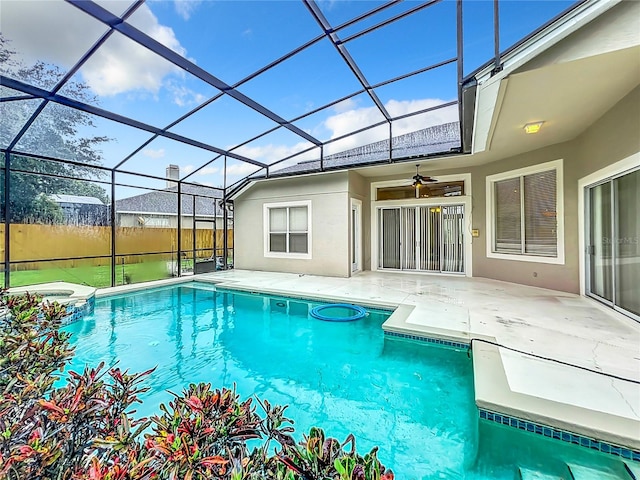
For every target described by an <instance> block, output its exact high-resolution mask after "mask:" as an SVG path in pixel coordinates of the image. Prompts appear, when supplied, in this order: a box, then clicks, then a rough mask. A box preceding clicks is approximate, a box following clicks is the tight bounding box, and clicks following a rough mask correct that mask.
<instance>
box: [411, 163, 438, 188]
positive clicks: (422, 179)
mask: <svg viewBox="0 0 640 480" xmlns="http://www.w3.org/2000/svg"><path fill="white" fill-rule="evenodd" d="M419 168H420V165H416V174H415V175H414V176H413V186H414V187H415V188H420V187H421V186H422V185H426V184H427V183H434V182H437V181H438V180H436V179H435V178H432V177H429V176H423V175H420V172H419V171H418V169H419Z"/></svg>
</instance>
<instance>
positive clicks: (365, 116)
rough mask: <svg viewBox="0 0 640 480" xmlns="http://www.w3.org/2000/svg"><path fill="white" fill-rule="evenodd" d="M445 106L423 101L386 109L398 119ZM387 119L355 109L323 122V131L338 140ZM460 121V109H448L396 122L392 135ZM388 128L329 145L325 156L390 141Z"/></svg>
mask: <svg viewBox="0 0 640 480" xmlns="http://www.w3.org/2000/svg"><path fill="white" fill-rule="evenodd" d="M442 103H445V100H440V99H432V98H429V99H421V100H403V101H398V100H390V101H388V102H387V103H386V104H385V107H386V109H387V111H388V112H389V114H390V115H391V116H392V117H398V116H401V115H404V114H407V113H411V112H417V111H420V110H424V109H426V108H431V107H434V106H437V105H441V104H442ZM383 118H384V117H383V116H382V114H381V113H380V111H379V110H378V109H377V108H376V107H366V108H355V109H351V110H347V111H343V112H340V113H337V114H336V115H332V116H330V117H328V118H327V119H326V120H325V121H324V122H323V124H322V125H323V127H325V128H326V129H328V130H329V131H330V132H331V135H330V138H331V139H335V138H338V137H341V136H343V135H346V134H348V133H349V132H353V131H356V130H359V129H360V128H364V127H366V126H368V125H372V124H374V123H378V122H380V121H381V120H382V119H383ZM457 119H458V109H457V107H456V106H455V105H454V106H451V107H445V108H440V109H437V110H434V111H431V112H427V113H424V114H421V115H415V116H412V117H408V118H405V119H402V120H396V121H395V122H394V123H393V135H394V136H398V135H403V134H405V133H409V132H415V131H417V130H422V129H423V128H427V127H431V126H433V125H441V124H443V123H448V122H454V121H456V120H457ZM387 132H388V127H387V126H386V125H382V126H380V127H375V128H371V129H369V130H365V131H364V132H361V133H358V134H355V135H351V136H349V137H347V138H345V139H343V140H339V141H337V142H336V143H330V144H329V145H327V148H326V150H325V153H326V154H327V155H330V154H332V153H336V152H340V151H344V150H349V149H350V148H355V147H359V146H362V145H366V144H368V143H373V142H377V141H380V140H385V139H386V138H387Z"/></svg>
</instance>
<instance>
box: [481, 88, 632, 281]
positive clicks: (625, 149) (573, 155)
mask: <svg viewBox="0 0 640 480" xmlns="http://www.w3.org/2000/svg"><path fill="white" fill-rule="evenodd" d="M638 132H640V87H638V88H635V89H634V90H633V91H632V92H631V93H629V94H628V95H627V96H626V97H625V98H623V99H622V100H621V101H620V102H618V103H617V104H616V105H615V106H613V108H611V109H610V110H609V111H608V112H607V113H605V114H604V115H603V116H602V117H601V118H600V119H599V120H597V121H596V122H595V123H594V124H593V125H592V126H591V127H589V128H588V129H587V130H586V131H585V132H583V133H582V134H581V135H579V136H578V137H577V138H575V139H574V140H572V141H569V142H564V143H561V144H558V145H552V146H550V147H547V148H543V149H540V150H535V151H533V152H528V153H526V154H523V155H518V156H515V157H510V158H506V159H503V160H499V161H496V162H492V163H489V164H487V165H482V166H479V167H475V168H472V169H471V174H472V184H473V206H474V208H473V226H474V228H478V229H479V230H480V236H479V237H478V238H476V239H474V244H473V274H474V276H477V277H486V278H493V279H496V280H504V281H508V282H514V283H520V284H525V285H532V286H537V287H544V288H551V289H554V290H562V291H566V292H571V293H579V292H580V274H579V260H580V255H582V252H580V251H579V249H578V245H579V236H580V234H581V233H582V232H580V231H579V226H578V218H579V211H578V203H579V201H578V195H579V193H580V194H583V193H582V192H578V181H579V180H580V179H581V178H582V177H585V176H587V175H589V174H590V173H592V172H595V171H597V170H599V169H601V168H603V167H606V166H607V165H611V164H613V163H615V162H618V161H620V160H623V159H625V158H627V157H629V156H631V155H632V154H636V153H638V152H640V135H638ZM558 159H562V160H563V161H564V164H563V175H564V182H563V190H564V195H563V197H564V254H565V263H564V265H553V264H548V263H536V262H523V261H515V260H514V261H511V260H501V259H494V258H487V255H486V248H487V245H486V244H487V232H486V224H487V222H486V215H487V212H486V177H487V175H492V174H496V173H501V172H506V171H510V170H515V169H518V168H522V167H527V166H531V165H536V164H540V163H545V162H548V161H552V160H558Z"/></svg>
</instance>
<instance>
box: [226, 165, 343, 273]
mask: <svg viewBox="0 0 640 480" xmlns="http://www.w3.org/2000/svg"><path fill="white" fill-rule="evenodd" d="M307 200H309V201H310V202H311V235H312V242H311V258H310V259H295V258H269V257H265V255H264V239H265V225H264V206H265V204H268V203H274V202H295V201H307ZM234 203H235V207H234V208H235V211H234V214H235V215H234V216H235V225H234V228H235V230H234V241H235V259H234V262H235V268H239V269H245V270H263V271H270V272H292V273H298V274H313V275H326V276H334V277H347V276H349V274H350V260H349V250H348V248H347V246H348V245H349V243H348V242H349V173H348V172H346V171H342V172H335V173H330V174H324V175H308V176H303V177H290V178H282V179H278V180H267V181H261V182H256V183H255V184H254V185H253V186H252V187H251V188H249V189H248V190H246V191H245V192H242V193H241V194H239V195H238V197H237V198H236V200H235V202H234Z"/></svg>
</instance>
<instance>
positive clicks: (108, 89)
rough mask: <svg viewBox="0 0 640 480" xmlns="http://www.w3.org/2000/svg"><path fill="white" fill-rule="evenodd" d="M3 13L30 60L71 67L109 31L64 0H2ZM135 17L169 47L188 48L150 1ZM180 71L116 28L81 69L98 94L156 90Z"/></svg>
mask: <svg viewBox="0 0 640 480" xmlns="http://www.w3.org/2000/svg"><path fill="white" fill-rule="evenodd" d="M2 17H3V18H2V34H3V36H4V37H5V38H6V39H8V40H10V41H11V43H10V45H9V46H10V48H11V50H15V51H16V52H18V55H17V56H18V58H19V59H20V60H22V61H23V62H24V63H25V64H32V63H34V62H35V61H36V60H41V61H43V62H45V63H52V64H55V65H59V66H60V67H62V68H64V69H68V68H70V67H71V66H72V65H74V64H75V63H76V62H77V61H78V60H79V59H80V57H81V56H82V55H83V54H84V53H85V51H86V50H88V49H89V47H90V46H91V45H92V44H93V43H94V42H95V41H96V40H97V39H98V38H99V36H100V35H101V34H102V33H103V32H104V31H106V27H105V26H101V25H100V24H99V23H98V22H97V21H96V20H94V19H92V18H90V17H89V16H88V15H86V14H84V13H83V12H81V11H80V10H79V9H77V8H75V7H73V6H72V5H70V4H68V3H66V2H61V1H39V2H25V1H7V2H4V1H3V2H2ZM130 22H131V23H132V24H133V25H134V26H135V27H136V28H138V29H140V30H142V31H143V32H145V33H146V34H147V35H149V36H150V37H152V38H154V39H155V40H157V41H158V42H160V43H162V44H163V45H165V46H167V47H168V48H170V49H172V50H174V51H176V52H177V53H179V54H181V55H185V54H186V50H185V49H184V48H183V47H182V45H180V42H179V41H178V39H177V38H176V36H175V34H174V32H173V30H172V29H171V28H170V27H167V26H165V25H161V24H160V23H159V22H158V19H157V17H156V16H155V15H154V14H153V12H152V11H151V10H150V9H149V7H148V6H147V5H146V4H145V5H142V6H141V7H140V8H138V10H136V12H135V13H134V14H133V15H132V16H131V18H130ZM25 25H28V26H29V28H24V26H25ZM179 72H180V71H179V69H178V68H177V67H175V66H174V65H172V64H171V63H169V62H168V61H166V60H163V59H162V58H160V57H158V56H157V55H155V54H154V53H152V52H151V51H150V50H148V49H146V48H144V47H142V46H140V45H138V44H137V43H135V42H133V41H132V40H129V39H127V38H126V37H124V36H123V35H120V34H117V33H116V34H114V35H112V36H111V37H110V38H109V40H107V42H105V44H104V45H102V46H101V47H100V49H98V51H97V52H96V53H95V54H94V55H93V56H92V57H91V58H90V59H89V61H88V62H87V63H85V65H84V66H83V67H82V69H81V70H80V73H81V75H82V76H83V78H84V80H85V81H86V82H87V84H88V85H89V86H90V87H91V89H92V90H93V91H94V92H95V93H97V94H98V95H116V94H119V93H123V92H128V91H141V90H142V91H148V92H151V93H153V94H156V93H157V92H158V91H159V89H160V88H161V86H162V85H163V81H164V79H165V77H167V76H168V75H170V74H176V73H179Z"/></svg>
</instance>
